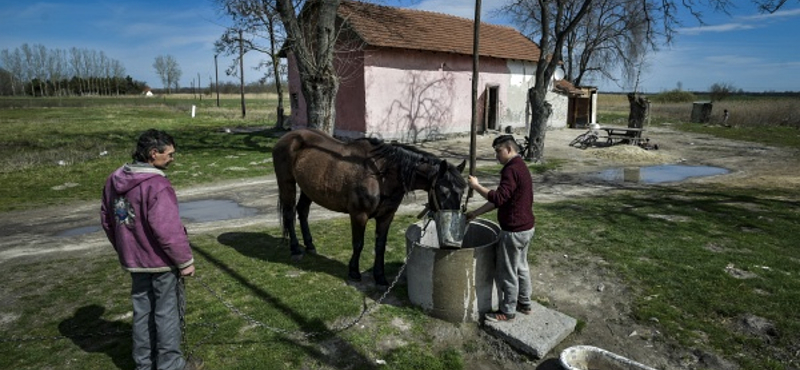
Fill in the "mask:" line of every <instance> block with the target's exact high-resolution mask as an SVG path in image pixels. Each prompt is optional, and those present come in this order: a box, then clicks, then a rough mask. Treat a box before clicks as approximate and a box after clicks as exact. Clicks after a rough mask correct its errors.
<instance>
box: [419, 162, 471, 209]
mask: <svg viewBox="0 0 800 370" xmlns="http://www.w3.org/2000/svg"><path fill="white" fill-rule="evenodd" d="M466 164H467V161H463V162H461V164H460V165H458V166H454V165H452V164H450V163H448V162H447V161H446V160H442V161H440V162H439V164H438V169H437V170H436V174H435V175H434V178H433V179H432V182H431V189H430V190H429V191H428V204H429V205H430V207H431V210H433V211H434V212H436V211H451V210H458V209H460V207H461V198H462V197H463V196H464V190H465V189H466V187H467V181H466V180H464V178H463V177H462V176H461V172H463V171H464V166H465V165H466Z"/></svg>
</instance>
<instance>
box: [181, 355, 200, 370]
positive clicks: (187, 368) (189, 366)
mask: <svg viewBox="0 0 800 370" xmlns="http://www.w3.org/2000/svg"><path fill="white" fill-rule="evenodd" d="M203 366H204V364H203V359H201V358H200V357H194V356H189V358H187V359H186V365H183V370H202V369H203Z"/></svg>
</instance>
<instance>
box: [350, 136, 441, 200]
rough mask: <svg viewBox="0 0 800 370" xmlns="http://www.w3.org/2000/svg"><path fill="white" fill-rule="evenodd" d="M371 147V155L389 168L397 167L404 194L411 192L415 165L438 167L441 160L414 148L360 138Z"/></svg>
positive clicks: (415, 173)
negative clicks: (381, 159) (380, 159)
mask: <svg viewBox="0 0 800 370" xmlns="http://www.w3.org/2000/svg"><path fill="white" fill-rule="evenodd" d="M358 140H366V141H368V142H369V143H370V144H371V145H372V154H373V155H375V156H376V157H380V158H383V159H385V160H386V162H387V163H388V164H389V165H390V166H397V167H398V168H399V171H400V180H401V181H402V183H403V188H404V189H405V191H406V192H408V191H410V190H411V186H412V184H414V180H415V178H416V175H417V164H418V163H420V162H424V163H430V164H431V165H433V166H436V167H438V166H439V163H440V162H443V161H442V160H441V159H439V158H437V157H436V156H435V155H433V154H431V153H428V152H426V151H423V150H420V149H418V148H416V147H413V146H410V145H404V144H398V143H392V144H388V143H386V142H384V141H383V140H381V139H377V138H362V139H358Z"/></svg>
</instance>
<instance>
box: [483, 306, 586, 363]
mask: <svg viewBox="0 0 800 370" xmlns="http://www.w3.org/2000/svg"><path fill="white" fill-rule="evenodd" d="M531 308H532V310H531V314H530V315H523V314H521V313H517V316H516V317H515V318H514V321H510V322H508V321H505V322H491V321H485V322H484V327H485V328H486V331H487V332H489V333H491V334H492V335H494V336H496V337H498V338H500V339H503V340H505V341H506V342H507V343H508V344H510V345H511V346H512V347H514V348H516V349H517V350H519V351H522V352H524V353H526V354H528V355H530V356H533V357H535V358H542V357H544V356H545V355H546V354H547V352H550V350H551V349H553V347H555V346H556V345H558V344H559V343H561V341H563V340H564V339H565V338H566V337H567V336H568V335H569V334H570V333H572V332H573V331H574V330H575V325H576V324H577V323H578V321H577V320H575V319H573V318H572V317H569V316H567V315H565V314H563V313H561V312H558V311H555V310H551V309H549V308H547V307H545V306H542V305H540V304H538V303H535V302H534V303H533V305H532V307H531Z"/></svg>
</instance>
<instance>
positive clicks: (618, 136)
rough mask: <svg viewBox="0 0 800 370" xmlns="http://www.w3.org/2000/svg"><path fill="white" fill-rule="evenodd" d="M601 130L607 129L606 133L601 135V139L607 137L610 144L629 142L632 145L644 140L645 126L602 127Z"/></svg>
mask: <svg viewBox="0 0 800 370" xmlns="http://www.w3.org/2000/svg"><path fill="white" fill-rule="evenodd" d="M600 130H602V131H605V132H606V133H607V134H606V135H600V136H599V138H600V139H605V140H606V142H607V143H608V144H609V145H613V144H615V143H621V142H627V143H628V144H631V145H638V144H639V142H640V141H642V140H643V139H642V132H644V131H645V130H644V129H643V128H630V127H601V128H600Z"/></svg>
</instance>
